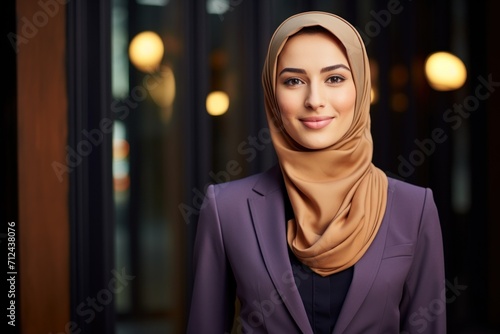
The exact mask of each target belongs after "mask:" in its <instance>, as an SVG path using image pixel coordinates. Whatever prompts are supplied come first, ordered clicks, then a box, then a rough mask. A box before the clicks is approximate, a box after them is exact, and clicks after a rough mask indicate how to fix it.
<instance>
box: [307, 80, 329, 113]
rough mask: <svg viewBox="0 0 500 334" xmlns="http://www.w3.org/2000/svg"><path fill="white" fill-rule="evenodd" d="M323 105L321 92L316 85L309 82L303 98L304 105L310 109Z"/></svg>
mask: <svg viewBox="0 0 500 334" xmlns="http://www.w3.org/2000/svg"><path fill="white" fill-rule="evenodd" d="M324 106H325V102H324V99H323V92H322V91H321V88H320V87H318V85H314V84H311V85H310V86H309V91H308V95H307V97H306V100H305V107H306V108H307V109H311V110H317V109H319V108H322V107H324Z"/></svg>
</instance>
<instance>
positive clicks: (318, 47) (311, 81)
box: [276, 33, 356, 150]
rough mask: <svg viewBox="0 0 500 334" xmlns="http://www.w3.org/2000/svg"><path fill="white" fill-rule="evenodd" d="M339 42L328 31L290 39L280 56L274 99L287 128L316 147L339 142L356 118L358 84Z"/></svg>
mask: <svg viewBox="0 0 500 334" xmlns="http://www.w3.org/2000/svg"><path fill="white" fill-rule="evenodd" d="M337 43H338V42H337V41H336V40H335V39H334V38H333V36H330V35H329V34H327V33H313V34H310V33H304V34H299V35H296V36H294V37H292V38H290V39H289V40H288V41H287V42H286V44H285V46H284V47H283V50H282V51H281V54H280V55H279V58H278V65H277V66H278V67H277V71H276V73H277V78H276V98H277V101H278V106H279V108H280V112H281V120H282V122H283V125H284V127H285V130H286V131H287V133H288V134H289V135H290V136H291V137H292V138H293V139H294V140H295V141H296V142H297V143H299V144H300V145H302V146H303V147H305V148H308V149H312V150H318V149H322V148H326V147H329V146H331V145H333V144H335V143H336V142H337V141H339V139H340V138H342V136H343V135H344V134H345V133H346V132H347V130H348V129H349V127H350V126H351V123H352V121H353V117H354V105H355V100H356V88H355V86H354V81H353V78H352V73H351V70H350V68H349V63H348V61H347V58H346V56H345V55H344V52H343V50H342V49H341V47H340V46H339V45H338V44H337Z"/></svg>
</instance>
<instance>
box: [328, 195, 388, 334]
mask: <svg viewBox="0 0 500 334" xmlns="http://www.w3.org/2000/svg"><path fill="white" fill-rule="evenodd" d="M387 196H388V198H387V208H386V214H385V215H384V218H383V221H382V225H381V226H380V229H379V231H378V233H377V236H376V237H375V239H374V240H373V243H372V244H371V245H370V247H369V248H368V251H367V252H366V253H365V255H363V257H362V258H361V259H360V260H359V261H358V262H357V263H356V264H355V265H354V275H353V278H352V282H351V286H350V287H349V291H348V292H347V296H346V298H345V301H344V305H343V306H342V310H341V312H340V315H339V318H338V320H337V324H336V325H335V329H334V331H333V334H338V333H344V332H345V330H346V328H347V326H348V325H349V323H350V322H351V321H352V319H353V317H354V315H355V314H356V313H357V311H358V309H359V308H360V306H361V304H362V303H363V301H364V300H365V298H366V296H367V294H368V292H369V291H370V288H371V286H372V284H373V281H374V280H375V277H376V276H377V272H378V268H379V267H380V263H381V261H382V255H383V253H384V248H385V240H386V236H387V228H388V226H389V223H388V221H387V220H389V218H388V215H387V212H391V206H392V198H393V197H392V191H391V189H390V188H389V191H388V195H387Z"/></svg>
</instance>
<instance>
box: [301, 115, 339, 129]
mask: <svg viewBox="0 0 500 334" xmlns="http://www.w3.org/2000/svg"><path fill="white" fill-rule="evenodd" d="M299 120H300V121H301V122H302V124H304V125H305V126H306V127H308V128H309V129H315V130H318V129H322V128H324V127H325V126H327V125H328V124H330V123H331V121H333V117H327V116H325V117H305V118H301V119H299Z"/></svg>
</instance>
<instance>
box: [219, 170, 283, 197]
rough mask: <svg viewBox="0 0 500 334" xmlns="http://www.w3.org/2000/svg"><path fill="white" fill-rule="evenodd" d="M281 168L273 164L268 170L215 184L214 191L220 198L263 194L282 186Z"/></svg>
mask: <svg viewBox="0 0 500 334" xmlns="http://www.w3.org/2000/svg"><path fill="white" fill-rule="evenodd" d="M280 177H281V174H280V170H279V167H278V166H276V165H275V166H273V167H271V168H269V169H268V170H266V171H264V172H261V173H257V174H253V175H249V176H246V177H243V178H241V179H238V180H233V181H228V182H224V183H217V184H213V185H212V186H213V188H214V193H215V194H216V196H217V197H218V198H230V199H233V200H234V199H235V198H245V199H246V198H248V197H249V196H251V195H256V193H257V194H262V193H266V192H268V191H272V190H274V189H279V188H280Z"/></svg>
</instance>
